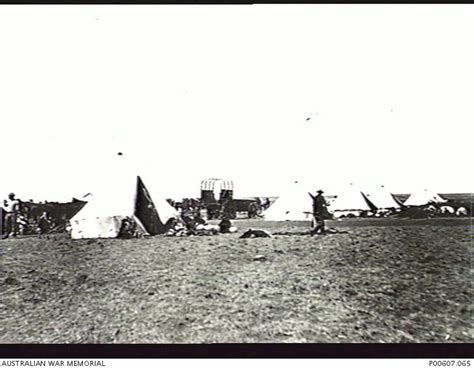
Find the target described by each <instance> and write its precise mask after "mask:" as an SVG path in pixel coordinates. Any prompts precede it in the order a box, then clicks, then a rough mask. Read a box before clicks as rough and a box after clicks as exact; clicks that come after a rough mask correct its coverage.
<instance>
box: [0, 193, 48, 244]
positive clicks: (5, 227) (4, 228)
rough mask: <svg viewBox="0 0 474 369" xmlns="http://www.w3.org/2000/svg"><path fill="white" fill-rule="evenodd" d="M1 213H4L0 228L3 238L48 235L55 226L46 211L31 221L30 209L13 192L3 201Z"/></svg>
mask: <svg viewBox="0 0 474 369" xmlns="http://www.w3.org/2000/svg"><path fill="white" fill-rule="evenodd" d="M0 211H1V212H2V219H1V221H2V223H1V227H0V234H1V235H2V238H7V237H16V236H18V235H25V234H27V233H31V232H34V233H36V234H38V235H40V236H41V235H43V234H46V233H48V232H49V231H50V230H51V229H52V228H53V227H54V225H55V224H54V220H53V219H52V218H51V217H50V216H49V214H48V213H47V212H45V211H44V212H43V213H42V214H41V216H40V217H38V219H35V220H34V221H33V220H32V219H29V214H28V208H27V207H26V206H24V204H23V202H22V201H21V200H20V199H18V198H17V197H16V196H15V194H14V193H13V192H12V193H10V194H9V195H8V198H7V199H5V200H3V206H2V207H1V209H0ZM31 228H33V229H31Z"/></svg>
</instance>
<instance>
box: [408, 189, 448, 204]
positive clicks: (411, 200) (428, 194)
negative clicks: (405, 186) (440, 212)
mask: <svg viewBox="0 0 474 369" xmlns="http://www.w3.org/2000/svg"><path fill="white" fill-rule="evenodd" d="M446 201H447V200H445V199H443V198H442V197H441V196H440V195H438V194H437V193H436V192H432V191H429V190H427V189H425V190H423V191H417V192H413V193H412V194H411V195H410V196H409V197H408V199H406V201H405V202H404V205H406V206H423V205H428V204H443V203H445V202H446Z"/></svg>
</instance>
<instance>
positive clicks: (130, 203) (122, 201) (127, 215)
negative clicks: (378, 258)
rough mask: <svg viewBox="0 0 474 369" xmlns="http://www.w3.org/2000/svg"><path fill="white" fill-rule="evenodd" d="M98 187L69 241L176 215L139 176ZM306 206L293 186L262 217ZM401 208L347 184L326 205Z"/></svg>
mask: <svg viewBox="0 0 474 369" xmlns="http://www.w3.org/2000/svg"><path fill="white" fill-rule="evenodd" d="M145 183H147V186H148V185H149V187H146V186H145ZM102 184H103V186H102V188H98V189H96V190H95V191H94V192H93V194H92V195H89V196H87V199H84V200H86V201H87V203H86V205H85V206H84V207H83V208H82V209H81V210H80V211H79V212H78V213H77V214H76V215H75V216H73V217H72V218H71V220H70V232H71V237H72V238H73V239H81V238H115V237H118V236H119V234H120V233H121V230H122V226H123V223H124V220H126V219H132V220H133V221H134V223H135V224H136V225H137V228H138V229H137V231H138V232H139V233H141V234H144V235H157V234H162V233H164V232H165V231H166V229H167V228H168V226H169V224H168V222H170V221H171V220H172V219H177V218H178V217H179V212H178V211H177V210H176V209H175V208H173V207H172V206H171V205H170V204H169V203H168V201H166V199H165V198H164V197H163V196H162V193H161V191H160V189H159V186H156V184H155V183H153V182H148V181H147V182H145V180H144V178H143V177H140V176H127V175H121V176H114V177H112V178H110V176H109V178H108V179H107V181H104V182H103V183H102ZM445 201H446V200H444V199H442V198H441V197H440V196H439V195H438V194H435V193H431V192H429V191H426V190H425V191H422V192H420V193H414V194H412V195H411V196H410V197H409V198H408V199H407V200H406V201H405V203H404V204H403V205H406V206H420V205H425V204H428V203H433V202H434V203H443V202H445ZM311 205H312V204H311V198H310V197H309V194H308V192H307V191H305V190H304V189H303V188H302V187H301V186H300V185H299V184H298V183H297V182H295V183H294V184H293V185H292V187H291V188H289V190H288V191H286V192H285V194H284V195H283V196H281V197H279V198H278V199H277V200H276V202H275V203H274V204H273V205H272V206H270V208H269V209H268V210H267V211H265V213H264V217H265V220H270V221H282V220H306V219H310V216H311V212H312V206H311ZM401 205H402V204H401V202H400V201H399V200H398V199H396V198H395V197H394V196H393V195H392V194H391V193H390V192H388V191H387V190H386V189H385V188H384V187H383V186H382V187H379V188H378V189H377V190H376V191H371V192H370V193H369V192H362V191H360V190H359V189H357V188H356V186H354V185H350V186H348V187H347V188H346V189H345V190H343V191H340V193H339V194H338V196H337V198H336V199H335V200H334V201H332V202H331V203H330V205H329V210H330V212H332V213H333V214H335V216H336V217H337V216H338V214H339V215H340V214H344V212H348V211H349V212H354V211H355V212H357V211H359V212H363V211H376V210H377V209H378V210H381V209H399V208H400V207H401Z"/></svg>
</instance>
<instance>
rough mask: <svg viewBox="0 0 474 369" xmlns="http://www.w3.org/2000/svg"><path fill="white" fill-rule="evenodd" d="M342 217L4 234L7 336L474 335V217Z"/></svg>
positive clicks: (0, 328)
mask: <svg viewBox="0 0 474 369" xmlns="http://www.w3.org/2000/svg"><path fill="white" fill-rule="evenodd" d="M235 224H236V225H237V226H238V227H239V228H240V230H242V231H243V230H246V229H247V228H254V229H267V230H269V231H270V232H277V231H279V232H290V233H291V232H294V233H301V231H304V230H306V229H307V228H306V225H305V224H304V223H297V222H295V223H290V222H285V223H273V222H262V221H238V222H235ZM330 224H331V225H332V226H335V227H336V228H337V229H338V230H343V231H347V233H338V234H330V235H327V236H324V237H320V238H311V237H309V236H301V235H280V236H275V237H274V238H272V239H243V240H241V239H239V238H238V236H239V235H238V234H232V235H219V236H211V237H186V238H170V237H162V236H159V237H154V238H145V239H137V240H90V241H87V240H81V241H72V240H69V239H67V238H66V237H65V236H55V237H52V238H51V239H42V240H40V239H36V238H23V239H17V240H12V239H8V240H4V241H1V242H0V250H1V257H2V262H1V263H0V264H1V270H0V281H1V282H2V284H1V285H0V314H1V315H0V342H1V343H210V342H470V341H471V340H472V326H471V324H472V323H471V321H472V315H471V314H472V302H471V301H472V292H471V290H472V288H471V286H472V285H471V282H472V275H471V265H470V260H471V259H470V258H471V253H472V248H470V247H471V246H472V245H470V243H469V241H468V233H467V232H468V231H469V224H470V220H469V219H431V220H411V221H410V220H405V219H395V220H393V219H391V220H387V219H378V220H371V221H361V220H347V221H341V222H332V223H330ZM387 225H390V227H386V226H387ZM471 231H472V230H471ZM257 254H263V255H265V256H266V261H254V260H253V257H254V256H255V255H257Z"/></svg>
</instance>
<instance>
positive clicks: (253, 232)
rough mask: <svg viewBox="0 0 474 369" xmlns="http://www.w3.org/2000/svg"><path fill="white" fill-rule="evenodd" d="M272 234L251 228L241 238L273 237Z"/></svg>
mask: <svg viewBox="0 0 474 369" xmlns="http://www.w3.org/2000/svg"><path fill="white" fill-rule="evenodd" d="M271 237H272V236H271V235H270V234H269V233H267V232H265V231H261V230H258V229H249V230H248V231H247V232H245V233H244V234H243V235H242V236H240V237H239V238H271Z"/></svg>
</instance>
